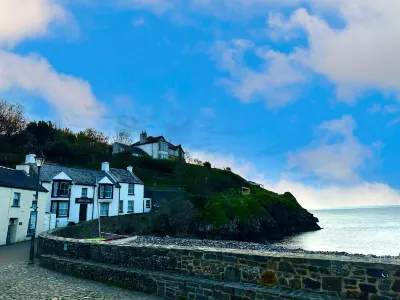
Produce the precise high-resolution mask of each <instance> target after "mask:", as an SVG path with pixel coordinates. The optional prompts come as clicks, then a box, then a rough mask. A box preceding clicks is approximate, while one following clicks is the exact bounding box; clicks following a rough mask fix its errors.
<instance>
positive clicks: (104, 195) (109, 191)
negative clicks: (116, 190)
mask: <svg viewBox="0 0 400 300" xmlns="http://www.w3.org/2000/svg"><path fill="white" fill-rule="evenodd" d="M112 198H113V185H112V184H100V185H99V199H112Z"/></svg>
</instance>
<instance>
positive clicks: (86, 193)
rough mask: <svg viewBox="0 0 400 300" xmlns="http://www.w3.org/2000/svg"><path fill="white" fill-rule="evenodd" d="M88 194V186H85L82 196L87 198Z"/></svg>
mask: <svg viewBox="0 0 400 300" xmlns="http://www.w3.org/2000/svg"><path fill="white" fill-rule="evenodd" d="M83 191H85V192H83ZM87 196H88V188H86V187H83V188H82V198H87Z"/></svg>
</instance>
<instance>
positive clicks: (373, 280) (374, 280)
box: [367, 278, 377, 283]
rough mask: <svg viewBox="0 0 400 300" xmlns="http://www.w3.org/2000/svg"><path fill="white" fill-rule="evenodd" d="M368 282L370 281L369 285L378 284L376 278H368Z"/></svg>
mask: <svg viewBox="0 0 400 300" xmlns="http://www.w3.org/2000/svg"><path fill="white" fill-rule="evenodd" d="M367 281H368V282H369V283H376V282H377V279H376V278H367Z"/></svg>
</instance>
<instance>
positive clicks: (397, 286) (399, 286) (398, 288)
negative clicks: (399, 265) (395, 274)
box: [392, 280, 400, 293]
mask: <svg viewBox="0 0 400 300" xmlns="http://www.w3.org/2000/svg"><path fill="white" fill-rule="evenodd" d="M392 290H393V291H395V292H397V293H400V280H395V281H394V282H393V285H392Z"/></svg>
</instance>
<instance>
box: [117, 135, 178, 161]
mask: <svg viewBox="0 0 400 300" xmlns="http://www.w3.org/2000/svg"><path fill="white" fill-rule="evenodd" d="M112 146H113V153H120V152H129V153H131V154H132V155H134V156H143V155H146V154H147V155H149V156H151V157H152V158H155V159H167V158H177V159H184V156H185V151H183V149H182V146H181V145H174V144H172V143H170V142H168V141H167V140H166V139H165V138H164V137H163V136H156V137H154V136H147V132H146V131H143V132H142V133H141V134H140V140H139V141H137V142H136V143H134V144H132V145H124V144H121V143H114V144H113V145H112Z"/></svg>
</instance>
